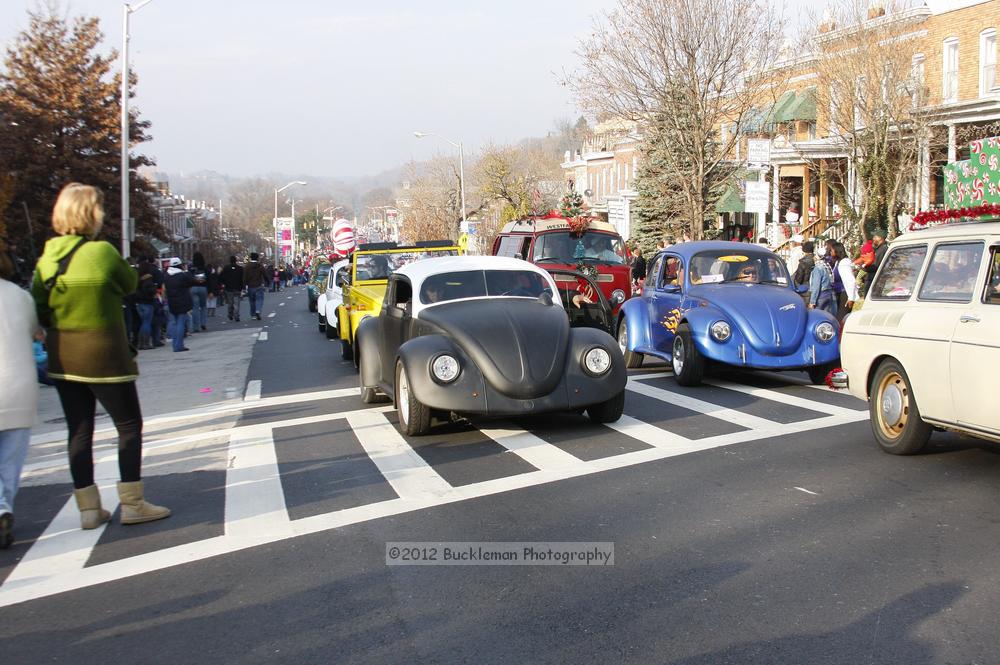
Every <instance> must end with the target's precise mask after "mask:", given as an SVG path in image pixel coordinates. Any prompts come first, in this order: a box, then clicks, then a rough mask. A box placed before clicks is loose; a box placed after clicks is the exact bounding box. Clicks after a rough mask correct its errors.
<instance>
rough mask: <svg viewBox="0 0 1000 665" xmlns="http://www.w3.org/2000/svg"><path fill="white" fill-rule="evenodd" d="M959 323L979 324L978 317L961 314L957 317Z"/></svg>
mask: <svg viewBox="0 0 1000 665" xmlns="http://www.w3.org/2000/svg"><path fill="white" fill-rule="evenodd" d="M958 320H959V322H960V323H979V317H978V316H972V315H971V314H963V315H962V316H960V317H958Z"/></svg>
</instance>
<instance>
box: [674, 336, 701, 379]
mask: <svg viewBox="0 0 1000 665" xmlns="http://www.w3.org/2000/svg"><path fill="white" fill-rule="evenodd" d="M670 355H671V358H672V360H671V362H670V364H671V367H672V369H673V370H674V378H675V379H677V383H678V384H680V385H682V386H697V385H699V384H700V383H701V377H702V376H704V375H705V359H704V358H702V356H701V354H700V353H699V352H698V349H697V347H695V345H694V340H693V339H691V327H690V326H688V324H686V323H682V324H681V325H680V327H678V328H677V334H676V335H675V336H674V343H673V346H672V348H671V354H670ZM678 356H679V357H678Z"/></svg>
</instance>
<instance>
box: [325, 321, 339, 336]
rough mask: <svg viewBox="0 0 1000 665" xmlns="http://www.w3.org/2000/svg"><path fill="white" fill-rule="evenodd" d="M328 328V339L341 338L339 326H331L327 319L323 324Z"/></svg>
mask: <svg viewBox="0 0 1000 665" xmlns="http://www.w3.org/2000/svg"><path fill="white" fill-rule="evenodd" d="M323 327H324V328H325V329H326V330H325V332H326V338H327V339H340V331H339V330H337V326H331V325H330V322H329V321H325V325H324V326H323Z"/></svg>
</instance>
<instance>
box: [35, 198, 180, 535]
mask: <svg viewBox="0 0 1000 665" xmlns="http://www.w3.org/2000/svg"><path fill="white" fill-rule="evenodd" d="M103 201H104V197H103V195H102V193H101V191H100V190H98V189H97V188H96V187H91V186H89V185H81V184H79V183H71V184H69V185H66V186H65V187H64V188H63V189H62V191H61V192H59V198H58V199H57V200H56V205H55V208H54V209H53V210H52V228H53V230H55V232H56V233H57V234H58V237H55V238H52V239H51V240H49V241H48V242H47V243H45V252H44V253H43V254H42V257H41V258H40V259H39V260H38V267H37V269H36V270H35V277H34V281H33V282H32V285H31V294H32V296H34V299H35V306H36V308H37V310H38V320H39V321H40V322H41V324H42V325H43V326H45V328H46V329H47V332H48V337H47V340H46V344H47V346H48V352H49V376H50V377H51V378H52V379H54V380H55V384H56V390H57V391H58V392H59V400H60V402H62V407H63V411H64V412H65V414H66V424H67V427H68V428H69V466H70V473H71V474H72V476H73V487H74V488H75V489H74V491H73V494H74V496H75V497H76V502H77V506H78V507H79V509H80V525H81V526H82V527H83V528H84V529H94V528H97V527H99V526H100V525H101V524H104V523H105V522H107V521H108V520H110V519H111V514H110V513H109V512H108V511H107V510H104V509H103V508H102V507H101V495H100V492H99V491H98V489H97V486H96V485H95V484H94V458H93V442H94V409H95V404H96V402H98V401H99V402H100V403H101V405H102V406H103V407H104V409H105V410H106V411H107V412H108V415H110V416H111V419H112V421H114V424H115V428H116V429H117V430H118V470H119V473H120V474H121V482H119V483H118V497H119V501H120V503H121V509H122V510H121V522H122V524H137V523H140V522H150V521H152V520H158V519H162V518H164V517H167V516H168V515H170V511H169V510H168V509H167V508H163V507H160V506H155V505H153V504H151V503H148V502H147V501H145V500H144V499H143V486H142V480H141V473H140V469H141V465H142V412H141V410H140V408H139V394H138V392H136V387H135V380H136V378H137V377H138V375H139V369H138V367H137V366H136V364H135V360H134V359H133V357H132V354H131V352H130V348H129V345H128V337H127V335H126V332H125V319H124V316H123V314H122V298H123V297H124V296H126V295H128V294H129V293H132V292H133V291H135V288H136V284H137V282H138V277H137V275H136V272H135V271H134V270H133V269H132V267H131V266H129V265H128V263H126V262H125V260H124V259H123V258H122V257H121V255H120V254H119V253H118V251H117V250H115V248H114V247H113V246H112V245H111V244H110V243H108V242H106V241H103V240H101V241H94V240H93V239H94V237H95V236H96V235H97V234H98V233H99V232H100V230H101V225H102V224H103V222H104V206H103ZM88 241H90V242H88Z"/></svg>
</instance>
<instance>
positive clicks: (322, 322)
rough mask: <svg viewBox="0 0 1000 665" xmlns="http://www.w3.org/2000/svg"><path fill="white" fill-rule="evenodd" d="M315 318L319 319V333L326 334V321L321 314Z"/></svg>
mask: <svg viewBox="0 0 1000 665" xmlns="http://www.w3.org/2000/svg"><path fill="white" fill-rule="evenodd" d="M317 316H318V317H319V331H320V332H326V319H325V318H324V317H323V315H322V314H317Z"/></svg>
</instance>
